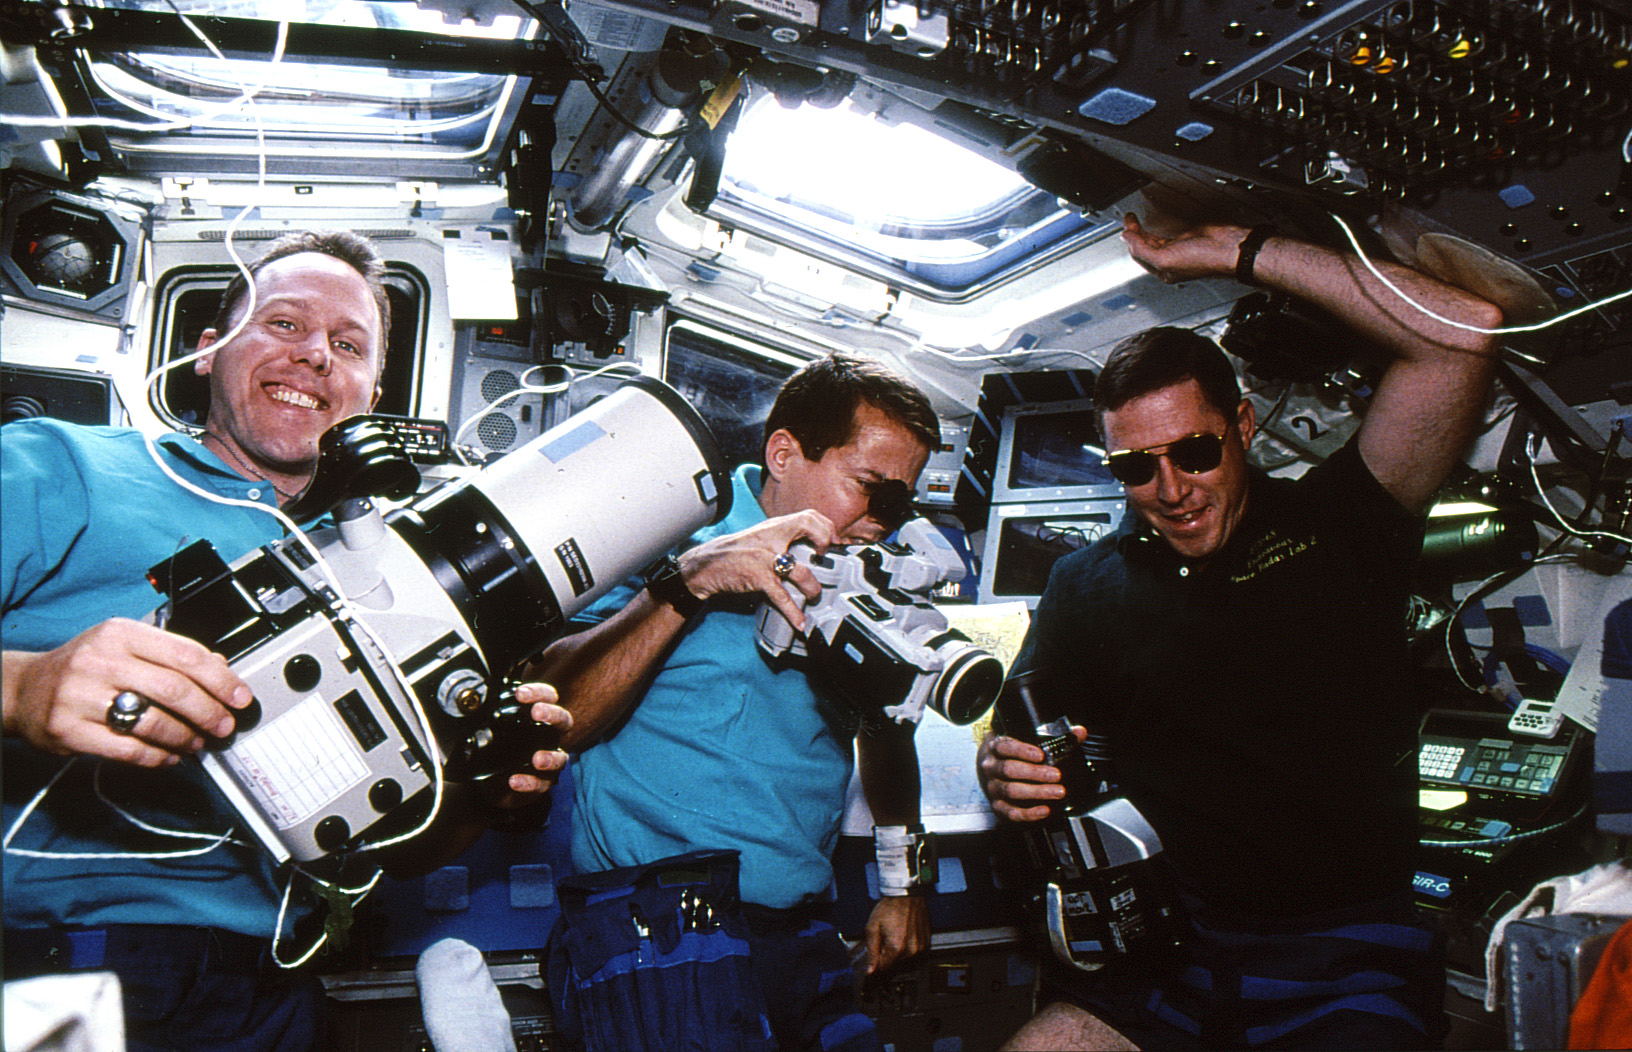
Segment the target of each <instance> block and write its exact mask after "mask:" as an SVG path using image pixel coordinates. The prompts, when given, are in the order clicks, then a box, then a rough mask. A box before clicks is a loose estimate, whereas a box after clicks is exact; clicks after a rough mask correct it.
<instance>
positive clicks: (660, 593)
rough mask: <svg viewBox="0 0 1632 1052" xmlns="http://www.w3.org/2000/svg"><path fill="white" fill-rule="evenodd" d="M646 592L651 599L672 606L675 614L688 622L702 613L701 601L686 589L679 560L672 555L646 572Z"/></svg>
mask: <svg viewBox="0 0 1632 1052" xmlns="http://www.w3.org/2000/svg"><path fill="white" fill-rule="evenodd" d="M646 590H647V591H648V592H650V593H651V594H652V598H653V599H656V600H657V601H658V602H660V603H665V604H667V605H669V606H672V607H673V608H674V612H675V613H677V614H679V615H680V616H681V617H683V618H685V619H686V620H688V621H689V620H691V619H692V618H694V617H696V616H697V615H698V614H699V613H701V612H702V609H703V600H701V599H699V598H697V596H696V595H694V594H693V593H692V591H691V589H689V588H687V587H686V579H685V578H684V577H683V576H681V574H680V560H678V559H676V558H675V557H674V556H672V555H666V556H664V557H663V559H662V561H660V562H658V563H657V565H655V566H653V567H652V568H651V569H650V570H648V571H647V572H646Z"/></svg>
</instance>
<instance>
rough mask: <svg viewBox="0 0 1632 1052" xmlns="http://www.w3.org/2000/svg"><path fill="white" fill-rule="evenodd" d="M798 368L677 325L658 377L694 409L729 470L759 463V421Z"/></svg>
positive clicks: (788, 360)
mask: <svg viewBox="0 0 1632 1052" xmlns="http://www.w3.org/2000/svg"><path fill="white" fill-rule="evenodd" d="M800 364H801V363H800V361H799V360H798V359H796V358H793V357H791V356H788V355H782V354H779V353H777V352H775V351H771V350H769V349H767V348H755V347H752V346H750V345H748V344H746V343H743V342H741V341H738V340H736V339H734V338H732V337H730V336H727V335H726V334H724V333H716V332H712V331H710V330H708V329H705V328H703V327H701V326H698V325H694V324H692V323H690V322H683V321H682V322H677V323H676V324H674V325H672V326H671V327H670V328H669V332H668V340H667V348H666V351H665V354H664V360H663V379H664V380H665V381H666V382H667V383H668V384H669V386H670V387H673V388H674V389H675V390H677V391H679V392H680V394H681V396H682V397H684V398H685V399H686V401H688V402H690V403H691V405H692V408H694V409H696V410H697V413H698V415H699V416H701V417H702V418H703V420H704V422H706V423H707V424H708V427H709V430H711V431H713V432H714V437H715V439H716V440H717V441H718V442H719V445H720V454H721V455H722V456H724V457H725V459H726V462H727V463H729V464H731V465H733V466H735V465H737V464H746V463H758V462H759V458H760V456H761V455H763V453H764V451H765V418H766V417H768V416H770V415H771V405H772V403H774V402H775V401H776V393H777V392H778V391H780V390H781V389H782V384H783V381H785V380H787V378H788V377H789V376H791V375H793V371H794V370H795V369H797V368H798V367H799V365H800Z"/></svg>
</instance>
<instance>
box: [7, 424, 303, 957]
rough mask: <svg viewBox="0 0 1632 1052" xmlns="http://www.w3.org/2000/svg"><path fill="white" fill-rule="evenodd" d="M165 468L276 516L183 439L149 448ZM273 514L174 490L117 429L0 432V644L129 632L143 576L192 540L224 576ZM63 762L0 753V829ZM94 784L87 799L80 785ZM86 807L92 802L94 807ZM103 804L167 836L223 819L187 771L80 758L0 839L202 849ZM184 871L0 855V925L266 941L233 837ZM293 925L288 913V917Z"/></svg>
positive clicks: (252, 864)
mask: <svg viewBox="0 0 1632 1052" xmlns="http://www.w3.org/2000/svg"><path fill="white" fill-rule="evenodd" d="M156 446H157V449H158V452H159V455H160V456H161V457H163V458H164V461H165V463H166V464H168V465H169V467H170V468H171V470H173V471H174V472H176V474H177V475H179V476H180V477H181V478H183V479H185V480H187V481H188V482H190V483H192V484H193V485H195V486H198V487H200V488H202V489H204V490H206V491H208V492H213V493H217V494H220V495H221V496H224V497H232V498H237V499H240V500H250V501H256V502H258V503H261V504H265V505H267V506H268V507H273V506H275V502H276V499H277V497H276V494H275V493H274V492H273V490H272V487H271V486H270V485H268V484H267V483H264V482H252V481H250V480H247V479H244V478H242V477H240V476H239V475H238V474H237V473H236V472H234V471H232V470H231V469H230V468H228V467H227V466H226V465H225V464H224V463H222V462H221V461H220V460H218V459H217V458H216V457H215V456H214V455H213V454H212V453H210V452H209V451H207V450H206V449H205V448H204V447H203V446H202V445H200V444H199V443H198V442H196V441H194V440H193V439H191V438H187V437H185V436H182V435H166V436H164V437H162V438H159V439H158V440H157V442H156ZM282 532H283V530H282V528H281V527H280V526H279V525H278V521H277V520H276V519H275V518H273V517H272V516H271V515H267V514H262V513H261V512H258V511H255V510H253V509H249V508H238V507H230V506H225V505H221V504H215V503H212V502H211V501H209V500H207V499H205V498H203V497H199V496H195V495H194V494H191V493H189V492H187V491H186V490H184V489H182V488H181V487H180V486H178V485H176V484H175V483H174V482H173V481H171V480H170V479H169V478H168V477H166V476H165V475H164V473H163V472H162V471H161V470H160V469H159V467H158V465H156V464H155V463H154V461H153V459H152V457H151V456H150V455H149V452H148V448H147V445H146V443H145V441H144V440H143V437H142V435H141V434H140V433H139V432H137V431H134V430H130V429H127V428H109V427H81V426H77V425H73V424H65V423H62V422H60V421H55V420H47V419H36V420H25V421H18V422H15V423H10V424H6V425H5V426H4V427H3V428H0V599H3V601H4V606H3V613H0V642H3V645H4V647H5V648H6V649H8V650H32V651H43V650H50V649H53V648H55V647H57V646H60V645H61V644H63V643H65V642H67V641H68V640H70V639H72V638H73V637H74V636H76V635H78V634H79V633H80V632H82V631H84V630H85V629H87V628H90V627H91V626H93V625H96V624H98V623H100V622H102V621H104V620H106V619H107V618H109V617H128V618H141V617H143V616H144V615H146V614H147V613H149V612H150V611H152V610H153V609H154V608H156V607H157V606H158V604H159V601H160V599H161V597H160V596H159V595H158V593H156V592H155V591H154V590H153V588H152V586H151V585H149V584H148V582H147V579H146V573H147V570H148V568H149V567H151V566H153V565H155V564H157V563H158V562H160V561H161V560H163V559H164V558H166V557H167V556H169V555H171V554H172V553H174V552H176V551H179V550H180V549H182V548H184V547H186V546H187V545H189V544H191V543H193V542H194V541H195V540H198V539H200V538H203V539H207V540H209V541H210V542H211V543H213V544H214V545H215V547H216V549H217V551H219V552H220V554H221V557H222V558H223V559H225V560H227V561H228V562H231V561H232V560H234V559H237V558H238V557H240V556H242V555H244V554H245V553H247V552H249V551H251V550H253V549H255V548H257V547H259V546H260V545H263V544H266V543H268V542H270V541H273V540H275V539H277V538H278V537H279V536H281V535H282ZM65 762H66V761H65V760H64V758H63V757H60V756H54V755H48V754H45V753H41V752H39V751H37V750H35V749H33V748H32V747H30V746H28V745H26V744H25V743H24V742H23V741H21V740H20V739H16V738H7V739H6V741H5V766H4V769H3V770H4V776H3V779H0V783H3V785H4V795H5V807H4V821H5V827H6V829H7V830H8V831H9V830H11V828H12V824H13V822H15V821H16V818H17V816H18V814H19V813H20V811H21V809H22V808H23V807H24V806H26V805H27V804H28V802H29V801H30V800H31V799H32V798H34V797H35V795H36V794H37V793H38V792H39V790H40V789H41V788H42V787H43V786H45V784H46V783H47V782H48V781H49V780H50V779H51V778H52V777H53V776H54V775H55V774H56V773H57V772H58V771H59V770H60V769H61V768H62V766H63V764H64V763H65ZM97 771H100V773H99V775H98V777H97V779H96V780H97V781H99V782H100V786H99V788H98V787H97V786H96V785H93V772H97ZM99 794H100V795H99ZM114 805H117V806H118V807H120V808H123V809H125V810H126V811H128V812H130V813H131V814H132V815H134V816H135V817H137V818H139V819H141V820H142V821H144V822H147V823H150V824H152V825H154V826H158V827H161V828H165V829H179V830H186V831H192V832H197V833H205V834H218V833H220V832H222V831H224V830H226V829H228V828H229V827H230V826H232V825H233V823H234V820H235V817H236V816H235V814H234V812H232V810H231V809H230V808H228V807H227V806H226V805H225V804H224V803H221V802H220V798H219V797H218V796H217V794H216V791H215V789H214V787H213V784H212V783H211V782H210V780H209V778H208V777H207V776H206V775H205V774H204V772H203V769H202V768H201V767H200V766H199V765H198V763H197V762H196V761H194V760H190V759H188V760H183V761H182V762H181V763H180V764H178V765H176V766H175V767H171V768H168V769H165V770H160V771H152V770H146V769H141V768H135V767H130V766H127V765H124V764H119V763H115V762H112V761H102V762H98V761H97V760H95V759H93V758H90V757H81V758H80V759H78V760H77V761H75V763H74V765H73V768H72V769H71V770H69V771H68V772H67V773H66V774H65V775H64V776H63V778H62V779H61V780H60V781H59V782H58V783H57V784H56V785H55V786H53V787H52V788H51V790H50V791H49V792H48V793H47V794H46V795H45V797H44V798H43V799H42V800H41V802H40V803H39V805H38V807H37V808H36V810H35V811H34V812H33V813H32V814H31V815H30V816H29V817H28V819H27V820H26V821H25V822H24V823H23V824H22V826H21V828H19V829H18V830H17V831H16V833H15V836H14V837H13V838H12V841H11V847H12V848H13V849H16V848H25V849H31V850H36V851H51V852H59V853H65V854H75V855H83V854H86V853H144V852H148V853H150V852H175V851H185V850H190V849H197V848H200V847H206V846H208V842H207V841H202V840H198V839H191V840H187V839H175V838H172V837H164V836H158V835H156V834H153V833H150V832H146V831H143V830H141V829H139V828H137V827H136V826H135V825H134V824H132V823H131V822H130V821H128V820H126V819H125V818H122V817H120V815H119V814H118V813H117V811H116V810H115V809H114ZM238 839H239V840H241V841H243V843H242V844H240V845H232V844H227V845H223V846H221V847H218V848H216V849H215V850H212V851H208V852H207V853H205V854H202V855H197V856H193V857H189V858H173V859H134V858H103V859H92V858H83V857H81V858H70V859H38V858H28V857H23V856H20V855H16V854H12V853H9V852H8V853H7V855H6V857H5V862H4V866H3V870H4V892H5V923H6V926H7V927H12V928H19V927H20V928H33V927H46V926H56V925H89V926H101V925H106V924H178V925H206V926H210V927H217V928H226V929H229V930H233V931H238V932H243V933H245V934H248V935H255V936H261V937H267V936H270V935H271V934H272V930H273V926H274V925H275V924H276V923H277V911H278V900H279V895H280V894H281V886H280V885H278V884H276V883H275V882H274V880H273V874H272V870H271V867H270V865H269V864H268V861H269V860H268V858H267V856H266V854H265V852H264V851H263V850H262V849H261V848H260V846H259V844H258V842H257V841H256V840H255V839H254V837H253V836H252V835H250V834H249V833H248V832H247V831H244V832H240V833H239V834H238ZM291 912H293V911H291Z"/></svg>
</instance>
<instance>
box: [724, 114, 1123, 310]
mask: <svg viewBox="0 0 1632 1052" xmlns="http://www.w3.org/2000/svg"><path fill="white" fill-rule="evenodd" d="M715 209H716V211H717V212H718V214H719V215H720V216H721V217H722V218H730V219H732V220H734V221H736V222H738V223H739V224H740V225H744V226H747V227H750V228H752V227H754V226H758V227H759V228H760V229H759V232H761V233H763V234H765V236H768V237H772V238H774V239H776V240H780V241H785V242H787V243H789V244H792V245H793V246H794V247H797V248H801V249H810V250H813V251H815V252H816V254H818V255H822V254H828V255H833V254H837V255H838V257H839V258H840V261H841V262H845V263H848V264H850V265H853V266H855V267H856V268H857V269H860V270H864V271H867V272H870V273H872V274H873V275H874V276H875V277H879V278H882V279H884V280H886V281H890V282H891V283H892V284H897V283H900V284H906V285H908V286H909V287H916V288H918V289H919V290H920V291H923V292H925V293H927V294H931V295H934V294H937V293H938V294H940V295H941V296H956V295H961V294H965V293H968V292H970V291H972V290H975V289H977V288H978V287H980V286H982V285H985V284H988V283H990V282H992V281H994V280H997V279H999V278H1002V277H1004V276H1006V275H1008V274H1010V273H1014V272H1016V271H1018V270H1021V269H1024V268H1026V267H1028V266H1031V265H1033V264H1035V263H1037V262H1039V261H1041V260H1043V259H1047V258H1052V256H1053V255H1055V254H1056V253H1058V252H1061V251H1064V250H1065V249H1067V248H1070V247H1072V246H1075V245H1078V244H1081V243H1083V242H1084V241H1086V240H1089V239H1092V238H1094V237H1095V236H1102V235H1103V234H1105V232H1106V231H1108V230H1109V229H1110V225H1109V224H1106V223H1102V222H1099V221H1098V220H1095V219H1092V218H1089V217H1084V216H1083V215H1081V214H1079V213H1078V212H1077V211H1076V210H1075V209H1073V208H1069V207H1065V206H1062V205H1061V203H1060V201H1059V200H1058V199H1057V198H1056V197H1054V195H1052V194H1049V193H1045V192H1044V191H1042V190H1039V189H1037V188H1036V187H1034V186H1032V185H1031V184H1030V183H1028V182H1026V181H1025V180H1024V179H1023V178H1021V177H1020V176H1019V175H1017V174H1016V173H1015V172H1013V171H1011V170H1009V169H1008V168H1005V167H1004V166H1003V165H1000V164H998V163H997V162H996V161H993V160H990V159H988V158H986V157H983V156H981V155H979V154H977V153H975V152H974V151H973V150H970V149H968V148H966V147H964V146H961V145H959V144H957V143H955V142H953V141H951V140H949V139H946V138H943V137H941V136H939V135H936V134H934V133H932V132H929V131H927V130H925V129H923V128H919V127H917V126H915V125H912V124H905V123H897V124H889V123H886V122H885V121H883V120H881V119H879V118H878V117H877V116H875V115H872V114H868V113H863V112H861V111H859V110H856V109H854V108H852V106H851V105H850V103H848V102H845V103H841V104H840V105H838V106H835V107H832V108H821V107H817V106H811V105H809V104H803V105H800V106H799V107H797V108H794V109H788V108H786V107H784V106H782V105H780V104H779V103H778V102H777V101H776V99H775V97H774V96H772V95H770V94H768V93H767V94H765V95H763V96H761V97H759V98H756V99H754V100H753V101H752V102H751V103H749V104H748V106H747V108H746V109H745V110H744V112H743V114H742V117H741V119H740V121H739V122H738V125H737V129H736V131H735V132H733V133H732V135H731V139H730V142H729V145H728V146H727V148H726V156H725V166H724V169H723V173H722V175H721V179H720V194H719V198H718V200H717V202H716V205H715ZM779 235H781V236H779ZM824 248H825V249H826V250H827V252H826V253H824V252H823V249H824Z"/></svg>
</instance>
